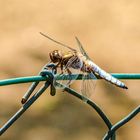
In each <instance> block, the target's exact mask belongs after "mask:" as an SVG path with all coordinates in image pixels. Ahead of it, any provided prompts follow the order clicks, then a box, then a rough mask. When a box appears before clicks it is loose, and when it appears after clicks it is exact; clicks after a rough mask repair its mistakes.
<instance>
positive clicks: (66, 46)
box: [40, 32, 76, 51]
mask: <svg viewBox="0 0 140 140" xmlns="http://www.w3.org/2000/svg"><path fill="white" fill-rule="evenodd" d="M40 34H41V35H42V36H44V37H46V38H48V39H49V40H51V41H53V42H55V43H57V44H59V45H61V46H63V47H65V48H68V49H70V50H72V51H76V50H75V49H73V48H71V47H70V46H68V45H65V44H63V43H61V42H59V41H57V40H55V39H53V38H51V37H49V36H48V35H46V34H44V33H42V32H40Z"/></svg>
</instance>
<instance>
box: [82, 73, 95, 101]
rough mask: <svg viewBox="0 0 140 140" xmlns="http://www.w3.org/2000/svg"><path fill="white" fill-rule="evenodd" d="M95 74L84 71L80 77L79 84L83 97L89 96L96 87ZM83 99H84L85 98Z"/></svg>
mask: <svg viewBox="0 0 140 140" xmlns="http://www.w3.org/2000/svg"><path fill="white" fill-rule="evenodd" d="M96 79H97V78H96V76H95V75H94V74H93V73H92V72H91V73H84V74H83V77H82V84H81V94H82V95H83V96H84V97H87V98H90V97H91V95H93V93H94V92H95V87H96ZM84 97H83V100H84V101H85V98H84Z"/></svg>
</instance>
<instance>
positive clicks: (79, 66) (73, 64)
mask: <svg viewBox="0 0 140 140" xmlns="http://www.w3.org/2000/svg"><path fill="white" fill-rule="evenodd" d="M40 34H41V35H43V36H44V37H46V38H48V39H50V40H51V41H53V42H55V43H57V44H59V45H61V46H63V47H65V48H68V49H69V50H70V51H68V52H66V53H63V52H62V51H61V50H54V51H52V52H50V53H49V56H50V60H51V62H52V63H55V64H56V66H55V68H56V70H57V69H58V68H59V69H60V74H58V75H57V76H56V77H55V79H54V86H55V87H58V88H59V86H58V84H57V83H62V82H63V83H64V81H65V85H66V86H69V85H71V83H72V81H74V80H76V79H77V78H78V76H79V74H82V75H83V76H82V81H83V82H82V84H81V85H82V89H81V93H82V94H83V95H84V96H88V97H89V96H90V95H89V93H87V91H88V90H91V89H87V86H89V85H91V81H90V82H89V83H88V84H87V81H88V80H89V79H97V78H101V79H104V80H105V81H107V82H109V83H111V84H113V85H115V86H117V87H120V88H122V89H128V87H127V86H126V85H125V84H124V83H123V82H122V81H120V80H118V79H117V78H115V77H113V76H112V75H111V74H109V73H107V72H106V71H105V70H103V69H101V68H100V67H99V66H98V65H96V64H95V63H94V62H93V61H92V60H91V58H90V57H89V56H88V54H87V53H86V51H85V50H84V47H83V45H82V44H81V42H80V41H79V39H78V38H77V37H75V39H76V41H77V44H78V46H79V49H80V51H77V50H76V49H74V48H72V47H69V46H68V45H65V44H63V43H61V42H59V41H56V40H54V39H53V38H51V37H49V36H47V35H46V34H44V33H42V32H40ZM74 70H75V71H76V74H75V76H74V77H72V74H73V71H74ZM58 77H59V78H58ZM71 77H72V78H71ZM57 79H61V80H57ZM66 79H69V80H68V81H67V80H66ZM92 81H94V80H92ZM91 88H93V87H91Z"/></svg>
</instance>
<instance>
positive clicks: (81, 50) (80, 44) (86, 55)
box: [75, 37, 90, 60]
mask: <svg viewBox="0 0 140 140" xmlns="http://www.w3.org/2000/svg"><path fill="white" fill-rule="evenodd" d="M75 39H76V41H77V44H78V46H79V49H80V52H81V53H82V54H83V55H84V56H85V57H86V58H87V59H89V60H90V57H89V56H88V54H87V53H86V51H85V49H84V47H83V45H82V43H81V42H80V40H79V39H78V38H77V37H75Z"/></svg>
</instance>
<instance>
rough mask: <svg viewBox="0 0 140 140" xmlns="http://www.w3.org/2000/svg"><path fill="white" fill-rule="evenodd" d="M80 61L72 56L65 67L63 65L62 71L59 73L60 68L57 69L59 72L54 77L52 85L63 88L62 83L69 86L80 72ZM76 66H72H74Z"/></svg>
mask: <svg viewBox="0 0 140 140" xmlns="http://www.w3.org/2000/svg"><path fill="white" fill-rule="evenodd" d="M82 64H83V63H82V61H81V60H80V59H79V61H77V57H72V58H71V59H70V60H69V61H68V62H67V64H66V65H65V67H63V73H61V70H60V69H59V72H58V73H60V74H58V75H56V76H55V78H54V83H53V84H54V86H55V87H56V88H64V87H63V86H61V84H62V85H65V86H69V85H70V84H71V83H72V82H73V81H74V80H76V79H77V77H78V76H79V74H80V71H81V70H80V69H81V68H82ZM76 66H77V68H76V69H75V68H73V67H76Z"/></svg>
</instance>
